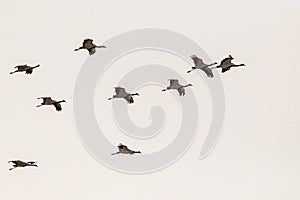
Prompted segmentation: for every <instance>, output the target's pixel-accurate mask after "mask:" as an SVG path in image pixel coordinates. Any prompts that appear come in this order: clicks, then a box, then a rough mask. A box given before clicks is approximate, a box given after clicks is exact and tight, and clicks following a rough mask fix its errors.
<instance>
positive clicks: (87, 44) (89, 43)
mask: <svg viewBox="0 0 300 200" xmlns="http://www.w3.org/2000/svg"><path fill="white" fill-rule="evenodd" d="M82 46H83V47H84V48H86V49H90V48H92V47H93V46H94V44H93V40H92V39H85V40H84V41H83V43H82Z"/></svg>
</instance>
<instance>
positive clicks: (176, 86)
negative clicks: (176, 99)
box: [162, 79, 193, 96]
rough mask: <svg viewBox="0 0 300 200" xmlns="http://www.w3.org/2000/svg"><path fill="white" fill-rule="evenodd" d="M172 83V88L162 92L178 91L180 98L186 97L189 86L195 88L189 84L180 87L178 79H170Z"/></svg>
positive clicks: (169, 87)
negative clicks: (186, 89)
mask: <svg viewBox="0 0 300 200" xmlns="http://www.w3.org/2000/svg"><path fill="white" fill-rule="evenodd" d="M169 81H170V86H168V87H167V88H166V89H163V90H162V91H163V92H164V91H167V90H177V91H178V93H179V96H184V95H185V88H186V87H189V86H193V85H192V84H187V85H180V84H179V82H178V80H177V79H169Z"/></svg>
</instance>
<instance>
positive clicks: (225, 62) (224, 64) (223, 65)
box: [215, 55, 246, 73]
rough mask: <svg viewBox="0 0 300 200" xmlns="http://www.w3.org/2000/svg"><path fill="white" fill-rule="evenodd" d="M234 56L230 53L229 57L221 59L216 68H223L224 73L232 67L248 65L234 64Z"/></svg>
mask: <svg viewBox="0 0 300 200" xmlns="http://www.w3.org/2000/svg"><path fill="white" fill-rule="evenodd" d="M233 59H234V58H233V57H232V56H231V55H229V56H228V57H226V58H224V59H223V60H222V61H221V64H220V65H218V66H216V67H215V68H222V73H224V72H226V71H228V70H230V68H231V67H240V66H246V65H245V64H243V63H242V64H238V65H236V64H234V63H232V62H231V61H232V60H233Z"/></svg>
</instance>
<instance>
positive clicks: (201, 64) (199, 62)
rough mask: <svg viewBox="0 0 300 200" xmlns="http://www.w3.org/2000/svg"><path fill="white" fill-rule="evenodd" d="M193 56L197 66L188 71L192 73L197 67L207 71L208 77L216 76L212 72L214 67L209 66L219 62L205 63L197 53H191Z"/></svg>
mask: <svg viewBox="0 0 300 200" xmlns="http://www.w3.org/2000/svg"><path fill="white" fill-rule="evenodd" d="M191 58H192V59H193V61H194V63H195V66H194V67H192V69H191V70H189V71H187V73H190V72H192V71H193V70H195V69H201V70H202V71H204V72H205V73H206V75H207V76H208V77H214V74H213V73H212V69H211V68H209V67H210V66H212V65H215V64H217V63H216V62H214V63H211V64H205V63H204V62H203V60H202V59H201V58H199V57H197V56H196V55H191Z"/></svg>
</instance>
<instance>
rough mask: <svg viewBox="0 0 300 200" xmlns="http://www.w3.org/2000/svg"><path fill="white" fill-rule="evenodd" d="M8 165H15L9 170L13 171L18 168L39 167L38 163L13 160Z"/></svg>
mask: <svg viewBox="0 0 300 200" xmlns="http://www.w3.org/2000/svg"><path fill="white" fill-rule="evenodd" d="M8 163H13V167H12V168H10V169H9V170H13V169H15V168H17V167H38V166H37V164H36V163H37V162H36V161H29V162H23V161H21V160H12V161H9V162H8Z"/></svg>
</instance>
